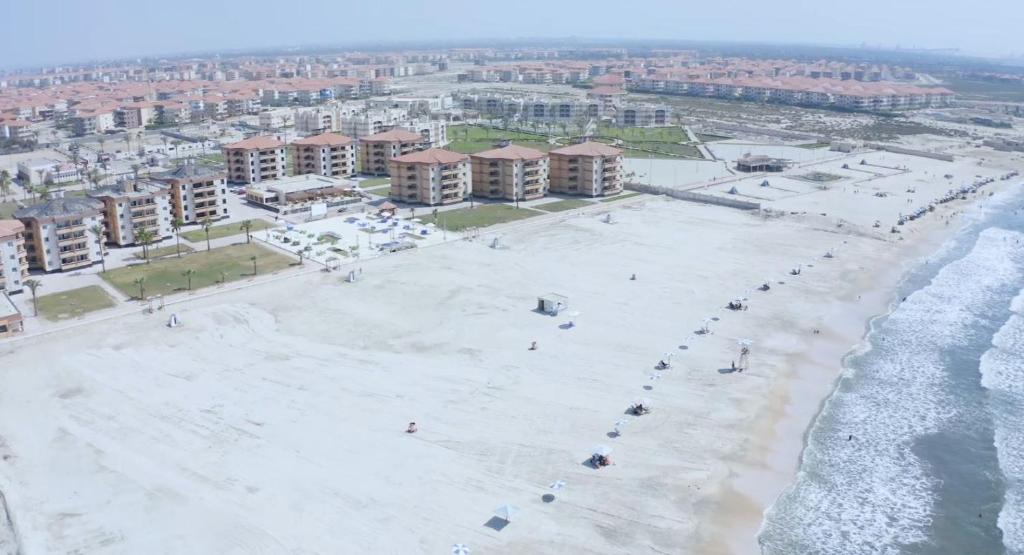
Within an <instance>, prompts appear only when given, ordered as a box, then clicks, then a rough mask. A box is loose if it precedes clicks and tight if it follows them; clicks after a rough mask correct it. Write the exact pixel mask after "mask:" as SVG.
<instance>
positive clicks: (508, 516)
mask: <svg viewBox="0 0 1024 555" xmlns="http://www.w3.org/2000/svg"><path fill="white" fill-rule="evenodd" d="M517 513H519V507H516V506H515V505H502V506H500V507H498V508H497V509H494V516H496V517H498V518H500V519H502V520H504V521H505V522H512V517H514V516H516V514H517Z"/></svg>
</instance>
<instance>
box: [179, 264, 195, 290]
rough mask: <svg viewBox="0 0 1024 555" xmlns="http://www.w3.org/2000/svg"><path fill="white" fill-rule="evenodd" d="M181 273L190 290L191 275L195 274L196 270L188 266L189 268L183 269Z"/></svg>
mask: <svg viewBox="0 0 1024 555" xmlns="http://www.w3.org/2000/svg"><path fill="white" fill-rule="evenodd" d="M181 275H183V276H185V279H187V280H188V290H189V291H191V290H192V276H194V275H196V271H195V270H193V269H192V268H189V269H187V270H185V271H184V272H182V274H181Z"/></svg>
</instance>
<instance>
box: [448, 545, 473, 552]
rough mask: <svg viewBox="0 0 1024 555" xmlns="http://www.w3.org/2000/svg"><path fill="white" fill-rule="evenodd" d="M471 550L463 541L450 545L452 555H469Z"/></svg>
mask: <svg viewBox="0 0 1024 555" xmlns="http://www.w3.org/2000/svg"><path fill="white" fill-rule="evenodd" d="M470 553H472V550H471V549H470V548H469V546H468V545H466V544H464V543H457V544H455V545H453V546H452V555H469V554H470Z"/></svg>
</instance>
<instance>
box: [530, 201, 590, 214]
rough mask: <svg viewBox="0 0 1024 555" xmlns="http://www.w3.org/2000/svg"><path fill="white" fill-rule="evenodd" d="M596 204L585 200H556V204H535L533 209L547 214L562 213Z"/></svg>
mask: <svg viewBox="0 0 1024 555" xmlns="http://www.w3.org/2000/svg"><path fill="white" fill-rule="evenodd" d="M592 204H594V203H592V202H590V201H588V200H583V199H576V198H571V199H565V200H556V201H554V202H546V203H544V204H535V205H534V206H533V208H536V209H537V210H543V211H545V212H562V211H564V210H572V209H574V208H583V207H584V206H590V205H592Z"/></svg>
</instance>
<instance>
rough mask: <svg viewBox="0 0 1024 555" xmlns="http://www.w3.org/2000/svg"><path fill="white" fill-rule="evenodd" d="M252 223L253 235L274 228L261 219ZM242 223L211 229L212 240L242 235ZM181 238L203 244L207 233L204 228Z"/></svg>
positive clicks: (186, 233) (183, 234) (182, 235)
mask: <svg viewBox="0 0 1024 555" xmlns="http://www.w3.org/2000/svg"><path fill="white" fill-rule="evenodd" d="M250 221H251V222H252V233H255V232H257V231H260V230H261V229H267V228H268V227H274V224H272V223H270V222H268V221H266V220H261V219H258V218H257V219H253V220H250ZM241 225H242V224H241V222H234V223H230V224H222V225H215V226H213V227H211V228H210V240H211V241H212V240H214V239H220V238H221V237H231V236H232V235H240V234H244V233H245V232H244V231H242V228H241ZM181 238H182V239H185V240H186V241H192V242H193V243H202V242H203V241H206V232H205V231H203V228H201V227H200V228H198V229H193V230H192V231H187V232H185V233H182V234H181Z"/></svg>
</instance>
